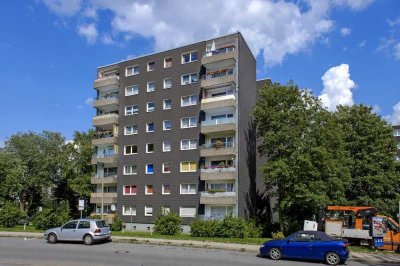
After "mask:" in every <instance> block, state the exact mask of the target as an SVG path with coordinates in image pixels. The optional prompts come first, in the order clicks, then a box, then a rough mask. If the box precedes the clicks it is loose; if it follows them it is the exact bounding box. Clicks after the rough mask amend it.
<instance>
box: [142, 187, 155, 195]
mask: <svg viewBox="0 0 400 266" xmlns="http://www.w3.org/2000/svg"><path fill="white" fill-rule="evenodd" d="M148 186H151V187H152V188H153V192H151V193H149V192H147V187H148ZM144 194H145V195H154V185H145V186H144Z"/></svg>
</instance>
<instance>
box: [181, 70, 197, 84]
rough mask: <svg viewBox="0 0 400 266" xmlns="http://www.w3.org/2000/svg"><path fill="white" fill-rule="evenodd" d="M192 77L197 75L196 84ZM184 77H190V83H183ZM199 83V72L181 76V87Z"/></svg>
mask: <svg viewBox="0 0 400 266" xmlns="http://www.w3.org/2000/svg"><path fill="white" fill-rule="evenodd" d="M192 75H196V82H192ZM184 76H189V81H187V82H183V77H184ZM197 82H199V74H198V73H197V72H193V73H188V74H183V75H181V85H182V86H185V85H190V84H196V83H197Z"/></svg>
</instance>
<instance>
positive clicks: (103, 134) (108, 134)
mask: <svg viewBox="0 0 400 266" xmlns="http://www.w3.org/2000/svg"><path fill="white" fill-rule="evenodd" d="M112 137H116V136H115V134H114V132H112V131H100V132H95V133H94V134H93V138H94V139H106V138H112Z"/></svg>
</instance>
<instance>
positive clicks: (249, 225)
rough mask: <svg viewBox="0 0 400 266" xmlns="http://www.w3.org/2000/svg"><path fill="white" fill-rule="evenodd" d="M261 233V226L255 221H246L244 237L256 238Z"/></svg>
mask: <svg viewBox="0 0 400 266" xmlns="http://www.w3.org/2000/svg"><path fill="white" fill-rule="evenodd" d="M262 233H263V228H262V226H257V225H256V223H255V221H246V233H245V235H246V237H252V238H258V237H261V235H262Z"/></svg>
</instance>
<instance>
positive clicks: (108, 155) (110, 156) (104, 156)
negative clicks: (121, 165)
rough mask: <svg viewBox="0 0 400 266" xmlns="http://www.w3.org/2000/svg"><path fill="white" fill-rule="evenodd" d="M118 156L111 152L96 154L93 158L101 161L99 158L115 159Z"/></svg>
mask: <svg viewBox="0 0 400 266" xmlns="http://www.w3.org/2000/svg"><path fill="white" fill-rule="evenodd" d="M116 156H117V155H116V154H115V153H113V152H110V153H99V154H94V155H93V158H97V159H99V158H114V157H116Z"/></svg>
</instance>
